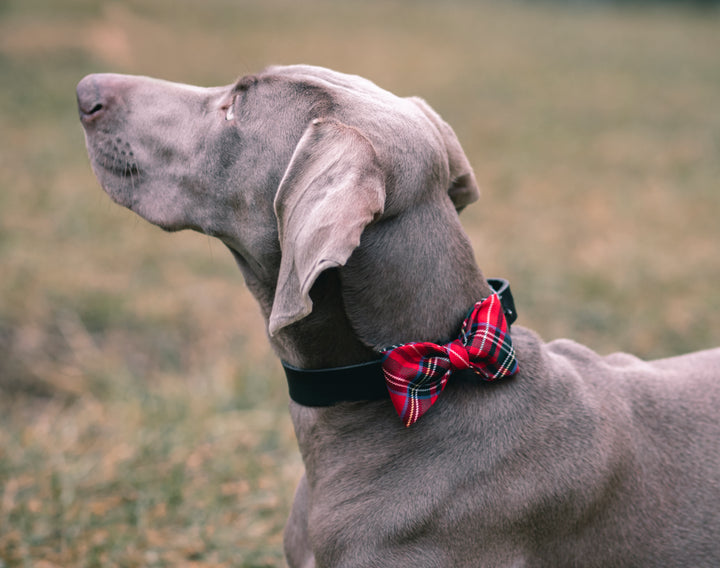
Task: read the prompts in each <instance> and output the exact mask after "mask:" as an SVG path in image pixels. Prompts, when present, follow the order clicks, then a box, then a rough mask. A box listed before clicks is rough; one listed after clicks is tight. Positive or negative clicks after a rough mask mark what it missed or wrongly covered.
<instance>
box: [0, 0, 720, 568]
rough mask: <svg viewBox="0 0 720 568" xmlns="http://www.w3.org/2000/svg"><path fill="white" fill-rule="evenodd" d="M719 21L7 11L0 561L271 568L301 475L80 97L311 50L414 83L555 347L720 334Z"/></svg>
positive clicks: (222, 298) (396, 6) (210, 279)
mask: <svg viewBox="0 0 720 568" xmlns="http://www.w3.org/2000/svg"><path fill="white" fill-rule="evenodd" d="M718 53H720V16H719V15H718V13H717V11H716V12H713V11H693V10H689V9H672V8H671V7H662V8H651V7H648V8H646V9H639V8H637V9H624V8H621V7H615V8H602V7H599V6H593V7H587V6H586V7H580V6H578V5H574V4H569V5H568V4H551V3H541V2H534V3H531V2H526V3H521V2H502V3H501V2H477V3H475V2H463V1H461V0H455V1H449V2H442V3H440V2H437V3H435V2H403V1H400V0H397V1H392V2H384V1H380V0H368V1H364V2H361V1H359V0H357V1H351V0H348V1H343V2H330V1H319V0H310V1H307V2H297V3H293V2H290V1H280V0H271V1H262V2H261V1H243V2H231V1H228V0H209V1H205V2H192V1H190V0H173V1H171V0H160V1H156V2H152V3H149V2H141V1H139V0H127V1H118V2H112V3H109V2H100V1H94V0H63V1H57V2H56V1H54V0H53V1H50V0H44V1H41V0H6V1H5V2H3V3H1V4H0V84H1V85H2V88H0V133H1V134H0V144H1V147H0V567H5V566H7V567H11V566H12V567H14V566H23V567H24V566H38V567H51V566H63V567H65V566H184V565H188V566H223V565H225V566H278V565H281V564H282V562H281V557H282V554H281V551H282V546H281V533H282V526H283V523H284V520H285V518H286V516H287V513H288V510H289V506H290V503H291V499H292V493H293V490H294V486H295V483H296V482H297V479H298V478H299V476H300V474H301V471H302V466H301V463H300V458H299V456H298V453H297V450H296V447H295V442H294V437H293V433H292V428H291V425H290V423H289V418H288V416H287V411H286V403H287V395H286V393H285V386H284V384H283V379H282V376H281V374H280V368H279V365H278V363H277V361H275V359H274V357H273V355H272V353H271V352H270V349H269V347H268V345H267V341H266V339H265V337H264V333H263V332H262V325H261V320H260V316H259V313H258V310H257V308H256V306H255V304H254V302H253V300H252V298H250V297H249V294H248V293H247V291H246V290H245V288H244V285H243V283H242V279H241V277H240V275H239V273H238V272H237V270H236V269H235V267H234V263H233V261H232V259H231V258H230V256H229V255H228V254H227V252H226V251H225V249H224V247H223V246H221V245H220V244H219V243H216V242H214V241H212V240H210V239H208V238H207V237H203V236H200V235H196V234H190V233H181V234H175V235H168V234H165V233H163V232H161V231H160V230H158V229H156V228H153V227H151V226H150V225H148V224H147V223H145V222H143V221H141V220H139V219H138V218H136V217H134V216H133V215H132V214H130V213H129V212H126V211H124V210H122V209H120V208H118V207H116V206H114V205H113V204H112V203H111V202H110V200H109V199H108V198H107V196H105V195H104V194H103V192H102V191H101V190H100V188H99V186H98V184H97V182H96V180H95V179H94V177H93V175H92V172H91V171H90V167H89V164H88V160H87V157H86V155H85V150H84V141H83V135H82V130H81V128H80V125H79V123H78V121H77V115H76V110H75V101H74V86H75V84H76V83H77V81H78V80H79V79H80V78H81V77H82V76H83V75H84V74H86V73H89V72H94V71H117V72H127V73H135V74H148V75H156V76H161V77H163V78H166V79H171V80H177V81H183V82H189V83H199V84H205V85H213V84H225V83H229V82H230V81H232V80H233V79H234V78H235V77H236V76H237V75H240V74H243V73H246V72H253V71H257V70H258V69H260V68H262V67H264V66H265V65H267V64H271V63H293V62H307V63H314V64H319V65H325V66H328V67H332V68H336V69H338V70H342V71H347V72H351V73H358V74H361V75H364V76H367V77H369V78H371V79H373V80H375V81H376V82H378V83H379V84H380V85H382V86H384V87H386V88H388V89H390V90H392V91H394V92H397V93H398V94H403V95H410V94H417V95H420V96H423V97H424V98H426V99H427V100H428V101H429V102H430V103H431V104H432V105H433V106H434V107H435V108H436V109H438V110H439V111H440V112H441V114H442V115H443V116H444V117H445V118H446V119H447V120H448V121H449V122H450V123H451V124H452V125H453V127H454V128H455V130H456V131H457V133H458V136H459V137H460V139H461V141H462V142H463V145H464V147H465V149H466V151H467V153H468V156H469V158H470V161H471V162H472V163H473V165H474V167H475V171H476V175H477V178H478V180H479V181H480V183H481V185H482V188H483V196H482V199H481V201H480V202H479V203H478V204H476V205H474V206H472V207H470V208H469V209H468V211H466V212H465V213H464V214H463V222H464V224H465V227H466V229H467V230H468V232H469V234H470V236H471V238H472V240H473V243H474V246H475V250H476V256H477V259H478V262H479V263H480V265H481V266H482V267H483V269H484V271H485V273H486V274H487V275H492V276H504V277H507V278H509V279H510V280H511V281H512V283H513V290H514V293H515V297H516V300H517V304H518V308H519V311H520V322H519V323H522V324H524V325H527V326H529V327H532V328H534V329H536V330H537V331H539V332H540V333H541V335H543V336H544V337H545V338H547V339H551V338H554V337H558V336H569V337H573V338H576V339H578V340H579V341H582V342H583V343H586V344H588V345H590V346H591V347H593V348H595V349H596V350H598V351H600V352H604V353H607V352H610V351H614V350H620V349H621V350H627V351H631V352H634V353H636V354H638V355H641V356H643V357H661V356H668V355H673V354H676V353H680V352H684V351H688V350H692V349H701V348H705V347H711V346H714V345H717V344H720V320H718V311H719V308H720V287H719V286H718V285H717V283H718V282H720V262H718V243H720V223H718V221H717V217H718V212H720V66H718V64H717V54H718Z"/></svg>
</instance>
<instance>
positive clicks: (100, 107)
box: [77, 75, 108, 121]
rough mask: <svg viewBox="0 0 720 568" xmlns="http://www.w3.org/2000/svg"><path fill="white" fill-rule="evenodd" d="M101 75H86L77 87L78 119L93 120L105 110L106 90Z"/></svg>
mask: <svg viewBox="0 0 720 568" xmlns="http://www.w3.org/2000/svg"><path fill="white" fill-rule="evenodd" d="M102 77H103V76H102V75H88V76H87V77H85V78H84V79H82V81H80V82H79V83H78V86H77V102H78V110H79V111H80V118H81V119H83V120H86V121H87V120H89V119H91V118H92V119H95V118H97V117H98V115H99V114H100V113H101V112H102V111H104V110H106V109H107V102H108V100H107V97H108V95H107V88H106V85H104V83H103V80H102Z"/></svg>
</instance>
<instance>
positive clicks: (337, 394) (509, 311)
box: [282, 278, 517, 406]
mask: <svg viewBox="0 0 720 568" xmlns="http://www.w3.org/2000/svg"><path fill="white" fill-rule="evenodd" d="M488 284H490V286H492V288H493V290H494V291H495V293H496V294H497V295H498V296H499V298H500V303H501V304H502V307H503V312H504V314H505V319H506V320H507V323H508V327H510V325H511V324H512V323H513V322H514V321H515V320H516V319H517V312H516V311H515V302H514V301H513V297H512V292H510V283H509V282H508V281H507V280H502V279H500V278H489V279H488ZM282 366H283V369H285V377H286V378H287V382H288V390H289V392H290V398H291V399H292V400H294V401H295V402H297V403H298V404H302V405H303V406H332V405H333V404H337V403H339V402H359V401H369V400H382V399H387V398H389V395H388V391H387V387H386V386H385V377H384V375H383V371H382V359H376V360H374V361H369V362H367V363H360V364H359V365H350V366H348V367H334V368H331V369H312V370H311V369H298V368H297V367H293V366H292V365H289V364H288V363H285V362H284V361H283V362H282Z"/></svg>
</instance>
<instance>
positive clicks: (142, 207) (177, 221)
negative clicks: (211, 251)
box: [93, 166, 195, 232]
mask: <svg viewBox="0 0 720 568" xmlns="http://www.w3.org/2000/svg"><path fill="white" fill-rule="evenodd" d="M93 169H95V166H93ZM95 175H96V176H97V178H98V180H99V181H100V185H101V186H102V188H103V190H104V191H105V193H107V194H108V196H109V197H110V199H112V200H113V201H114V202H115V203H117V204H118V205H121V206H122V207H125V208H126V209H129V210H130V211H132V212H133V213H135V214H136V215H138V216H139V217H142V218H143V219H145V220H146V221H147V222H149V223H152V224H153V225H155V226H157V227H160V228H161V229H162V230H164V231H168V232H176V231H181V230H184V229H194V228H195V227H194V226H193V225H192V224H191V223H189V222H188V221H187V219H184V218H183V217H182V216H181V215H177V214H174V213H173V211H172V209H173V208H172V207H163V206H162V205H161V204H160V203H159V202H158V201H157V200H156V199H152V198H151V195H152V188H151V184H149V183H146V182H143V181H142V180H139V179H135V178H131V177H130V176H129V175H124V174H122V173H118V172H115V171H108V170H105V169H102V168H101V169H98V170H95Z"/></svg>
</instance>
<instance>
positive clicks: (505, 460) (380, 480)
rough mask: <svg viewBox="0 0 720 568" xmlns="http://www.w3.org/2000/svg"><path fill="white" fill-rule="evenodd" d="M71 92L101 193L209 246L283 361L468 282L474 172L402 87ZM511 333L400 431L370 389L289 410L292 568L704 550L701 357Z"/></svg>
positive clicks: (709, 450) (441, 312) (338, 346)
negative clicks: (595, 348)
mask: <svg viewBox="0 0 720 568" xmlns="http://www.w3.org/2000/svg"><path fill="white" fill-rule="evenodd" d="M78 103H79V107H80V115H81V120H82V122H83V126H84V128H85V132H86V139H87V146H88V152H89V154H90V157H91V161H92V165H93V169H94V171H95V173H96V174H97V176H98V179H99V180H100V182H101V184H102V186H103V187H104V188H105V190H106V191H107V192H108V194H109V195H110V196H111V197H112V198H113V199H114V200H115V201H117V202H118V203H120V204H122V205H124V206H126V207H129V208H130V209H132V210H133V211H135V212H136V213H138V214H139V215H140V216H142V217H144V218H146V219H147V220H148V221H150V222H152V223H155V224H156V225H159V226H160V227H163V228H165V229H167V230H178V229H183V228H190V229H194V230H198V231H202V232H204V233H207V234H209V235H213V236H216V237H218V238H220V239H221V240H222V241H223V242H224V243H225V244H226V245H227V246H228V247H229V248H230V250H231V251H232V253H233V255H234V257H235V259H236V261H237V263H238V265H239V267H240V269H241V270H242V272H243V274H244V277H245V280H246V282H247V285H248V287H249V289H250V290H251V292H252V293H253V294H254V295H255V297H256V298H257V300H258V303H259V304H260V308H261V310H262V312H263V314H264V316H265V319H266V322H267V325H268V331H269V339H270V342H271V343H272V345H273V347H274V349H275V351H276V352H277V354H278V356H279V357H281V358H283V359H284V360H285V361H287V362H289V363H291V364H293V365H295V366H297V367H305V368H322V367H331V366H340V365H347V364H352V363H358V362H362V361H366V360H369V359H372V358H374V357H376V354H375V350H376V349H380V348H382V347H386V346H389V345H393V344H396V343H400V342H406V341H421V340H438V339H442V338H447V337H450V336H452V335H453V333H455V332H456V331H457V329H458V327H459V324H460V321H461V319H462V317H463V315H464V313H465V311H466V310H467V309H468V307H469V306H471V305H472V304H473V303H474V302H475V301H477V300H478V299H480V298H481V297H484V296H485V295H487V292H488V286H487V284H486V282H485V280H484V278H483V276H482V274H481V272H480V270H479V269H478V267H477V266H476V264H475V261H474V259H473V252H472V249H471V246H470V243H469V240H468V238H467V237H466V235H465V233H464V232H463V231H462V228H461V226H460V223H459V220H458V217H457V210H460V209H462V208H464V207H465V206H466V205H468V204H469V203H471V202H472V201H474V200H475V199H476V198H477V196H478V190H477V187H476V184H475V179H474V177H473V173H472V169H471V168H470V165H469V163H468V161H467V158H466V157H465V155H464V153H463V152H462V149H461V147H460V145H459V143H458V141H457V138H456V137H455V135H454V134H453V132H452V130H451V129H450V127H449V126H448V125H447V124H446V123H444V122H443V121H442V120H441V119H440V117H439V116H438V115H437V114H436V113H435V112H434V111H432V110H431V109H430V108H429V107H428V105H427V104H426V103H424V102H423V101H421V100H419V99H415V98H409V99H403V98H399V97H396V96H394V95H392V94H390V93H388V92H386V91H383V90H382V89H379V88H378V87H376V86H375V85H373V84H372V83H370V82H369V81H367V80H365V79H361V78H359V77H355V76H348V75H343V74H339V73H335V72H332V71H329V70H326V69H320V68H315V67H309V66H291V67H272V68H269V69H267V70H265V71H263V72H262V73H260V74H258V75H256V76H251V77H245V78H243V79H241V80H240V81H238V82H237V83H235V84H234V85H229V86H227V87H218V88H212V89H200V88H197V87H188V86H183V85H177V84H173V83H167V82H163V81H158V80H155V79H149V78H143V77H131V76H121V75H91V76H88V77H86V78H85V79H83V80H82V81H81V82H80V84H79V85H78ZM231 105H232V109H230V106H231ZM228 119H229V120H228ZM123 152H124V153H123ZM512 337H513V343H514V346H515V349H516V351H517V355H518V361H519V368H520V371H519V373H518V374H517V375H516V376H515V377H513V378H512V379H509V380H505V381H503V382H501V383H498V384H492V385H475V384H467V383H464V382H462V381H459V380H456V381H451V382H450V383H449V385H448V387H447V388H446V390H445V392H444V393H443V396H442V397H441V399H440V401H439V402H438V403H437V404H436V405H435V406H433V408H432V410H430V411H429V412H428V413H427V414H426V415H425V416H423V418H421V419H420V421H419V422H418V423H416V424H414V425H413V426H411V427H410V428H405V427H404V426H403V425H402V423H401V421H400V419H399V418H398V417H397V415H396V414H395V412H394V410H393V408H392V406H391V404H390V403H389V401H380V402H372V403H345V404H340V405H337V406H334V407H330V408H309V407H301V406H299V405H297V404H295V403H291V404H290V411H291V414H292V419H293V423H294V425H295V430H296V434H297V439H298V444H299V448H300V452H301V454H302V458H303V461H304V464H305V468H306V475H305V476H304V477H303V479H302V481H301V482H300V485H299V487H298V490H297V495H296V500H295V503H294V506H293V509H292V512H291V516H290V519H289V521H288V524H287V528H286V533H285V549H286V555H287V559H288V563H289V565H290V566H291V567H305V568H310V567H318V568H319V567H325V568H327V567H346V568H351V567H361V566H362V567H405V566H407V567H412V568H422V567H428V568H430V567H432V568H437V567H445V566H447V567H477V566H508V567H509V566H517V567H519V566H527V567H530V566H551V567H557V566H598V567H607V566H627V567H630V566H643V567H648V566H650V567H652V566H694V567H711V566H720V451H719V450H720V442H719V440H720V421H718V418H717V409H718V408H720V349H715V350H711V351H704V352H699V353H694V354H690V355H686V356H683V357H676V358H673V359H666V360H660V361H652V362H644V361H641V360H639V359H636V358H634V357H632V356H631V355H626V354H615V355H611V356H608V357H600V356H599V355H597V354H595V353H594V352H592V351H590V350H589V349H587V348H586V347H583V346H581V345H578V344H577V343H574V342H572V341H569V340H558V341H554V342H552V343H543V342H542V341H541V340H540V339H539V338H538V337H537V336H536V335H535V334H534V333H533V332H531V331H529V330H527V329H524V328H522V327H520V326H515V327H513V330H512Z"/></svg>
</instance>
